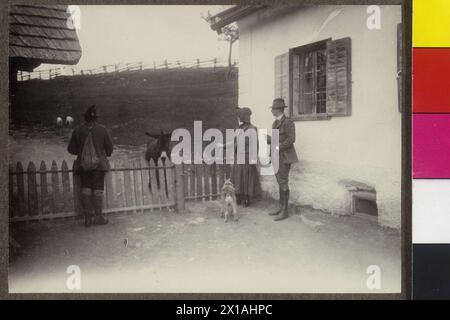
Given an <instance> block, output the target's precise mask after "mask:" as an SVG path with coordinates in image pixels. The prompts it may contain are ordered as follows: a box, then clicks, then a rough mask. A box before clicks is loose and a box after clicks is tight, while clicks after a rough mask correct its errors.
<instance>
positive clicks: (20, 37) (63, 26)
mask: <svg viewBox="0 0 450 320" xmlns="http://www.w3.org/2000/svg"><path fill="white" fill-rule="evenodd" d="M66 10H67V6H64V5H12V6H10V12H9V27H10V29H9V57H10V58H20V59H30V60H33V61H34V62H40V63H52V64H76V63H77V62H78V61H79V60H80V58H81V47H80V44H79V42H78V36H77V33H76V31H75V30H74V29H73V30H72V29H69V28H68V26H67V19H68V17H69V14H68V13H67V12H66Z"/></svg>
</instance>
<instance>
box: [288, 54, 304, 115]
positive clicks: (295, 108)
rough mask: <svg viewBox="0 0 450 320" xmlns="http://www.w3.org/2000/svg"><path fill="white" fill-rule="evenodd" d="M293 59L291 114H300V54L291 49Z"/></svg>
mask: <svg viewBox="0 0 450 320" xmlns="http://www.w3.org/2000/svg"><path fill="white" fill-rule="evenodd" d="M290 52H291V55H290V58H291V61H292V68H291V69H292V86H291V87H292V97H290V100H291V101H292V106H290V107H291V108H290V109H291V114H290V116H291V117H292V116H298V115H299V114H301V113H304V112H300V106H301V105H300V74H301V70H300V56H299V55H298V54H294V53H293V52H292V50H290Z"/></svg>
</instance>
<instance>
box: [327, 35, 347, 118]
mask: <svg viewBox="0 0 450 320" xmlns="http://www.w3.org/2000/svg"><path fill="white" fill-rule="evenodd" d="M351 65H352V63H351V39H350V38H343V39H338V40H334V41H328V42H327V114H328V115H330V116H349V115H350V114H351V102H352V95H351V84H352V80H351Z"/></svg>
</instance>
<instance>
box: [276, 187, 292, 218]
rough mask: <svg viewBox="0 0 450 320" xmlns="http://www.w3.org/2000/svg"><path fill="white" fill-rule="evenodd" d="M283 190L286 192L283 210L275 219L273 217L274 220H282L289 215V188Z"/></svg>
mask: <svg viewBox="0 0 450 320" xmlns="http://www.w3.org/2000/svg"><path fill="white" fill-rule="evenodd" d="M283 192H284V203H283V210H282V211H281V212H280V214H279V215H277V216H276V217H275V219H273V221H280V220H284V219H286V218H287V217H289V189H288V190H286V191H283Z"/></svg>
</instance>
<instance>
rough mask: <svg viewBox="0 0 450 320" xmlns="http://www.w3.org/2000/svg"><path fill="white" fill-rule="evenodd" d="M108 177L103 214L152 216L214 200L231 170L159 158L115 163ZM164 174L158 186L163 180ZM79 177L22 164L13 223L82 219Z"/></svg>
mask: <svg viewBox="0 0 450 320" xmlns="http://www.w3.org/2000/svg"><path fill="white" fill-rule="evenodd" d="M110 164H111V170H110V171H109V172H108V173H107V174H106V177H105V196H104V205H103V208H104V212H106V213H116V212H127V213H132V212H152V211H154V210H162V209H169V210H173V209H175V210H176V211H180V212H182V211H183V210H184V205H185V201H190V200H195V201H208V200H215V199H217V198H218V197H219V195H220V188H221V186H222V185H223V182H224V180H225V179H226V178H228V177H230V175H231V172H232V167H231V165H226V164H224V165H219V164H212V165H208V164H189V165H187V164H183V165H174V164H172V163H171V162H170V161H169V160H166V161H165V162H163V161H162V159H159V160H158V162H157V163H156V164H155V163H154V162H153V160H150V162H147V161H145V160H144V159H137V160H129V159H121V160H118V161H115V162H112V161H111V162H110ZM157 175H158V176H159V187H158V179H157V178H156V176H157ZM79 196H80V181H79V176H78V175H77V174H74V170H73V168H72V169H69V167H68V165H67V162H66V161H63V162H62V164H61V166H60V167H59V168H58V165H57V163H56V161H52V163H51V165H50V166H47V164H46V163H45V162H44V161H41V163H40V166H39V168H37V167H36V165H35V164H34V163H33V162H29V164H28V166H27V167H26V169H24V166H23V165H22V163H21V162H18V163H17V164H16V165H15V166H14V165H10V168H9V200H10V208H9V212H10V221H11V222H18V221H33V220H48V219H55V218H66V217H76V216H80V215H82V208H81V203H80V200H79Z"/></svg>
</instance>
